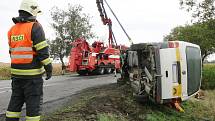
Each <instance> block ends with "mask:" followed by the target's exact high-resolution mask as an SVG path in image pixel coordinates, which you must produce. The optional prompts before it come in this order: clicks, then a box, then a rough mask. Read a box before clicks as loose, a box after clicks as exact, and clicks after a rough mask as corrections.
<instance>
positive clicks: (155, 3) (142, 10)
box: [0, 0, 190, 62]
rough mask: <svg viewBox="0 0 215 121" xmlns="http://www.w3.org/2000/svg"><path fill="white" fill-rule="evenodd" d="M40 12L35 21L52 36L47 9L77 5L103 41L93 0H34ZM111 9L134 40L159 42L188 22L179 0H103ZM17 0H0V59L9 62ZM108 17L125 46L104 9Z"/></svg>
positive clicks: (124, 40)
mask: <svg viewBox="0 0 215 121" xmlns="http://www.w3.org/2000/svg"><path fill="white" fill-rule="evenodd" d="M38 1H39V4H40V6H41V9H42V11H43V14H42V15H40V16H39V17H38V20H39V21H40V23H41V24H42V25H43V28H44V31H45V33H46V38H48V39H52V38H53V36H55V34H54V31H53V30H52V28H51V26H50V23H51V21H52V20H51V17H50V10H51V8H52V7H53V6H58V7H60V8H62V9H64V8H66V7H67V4H68V3H71V4H74V5H75V4H80V5H81V6H83V7H84V11H83V12H84V13H87V14H89V15H90V16H91V17H92V18H91V21H90V22H91V23H92V24H93V25H94V26H93V32H94V33H95V34H96V35H97V36H98V37H99V39H103V40H104V41H107V38H108V31H107V27H106V26H104V25H103V24H102V22H101V19H100V16H99V12H98V11H97V6H96V0H38ZM107 1H108V3H109V4H110V6H111V7H112V9H113V11H114V12H115V14H116V15H117V17H118V18H119V20H120V21H121V23H122V25H123V26H124V28H125V29H126V31H127V33H128V34H129V35H130V37H131V38H132V40H133V42H134V43H140V42H160V41H162V40H163V36H164V35H166V34H168V33H169V32H170V31H171V29H172V28H174V27H176V26H179V25H184V24H186V23H189V22H190V17H189V14H188V13H187V12H185V11H184V10H180V6H179V0H107ZM20 3H21V0H5V1H1V3H0V16H1V19H0V41H1V44H0V62H9V60H10V58H9V54H8V44H7V41H8V40H7V31H8V30H9V28H10V27H11V26H12V25H13V23H12V21H11V18H12V17H16V16H18V12H17V11H18V9H19V6H20ZM106 11H107V12H108V16H109V17H110V18H111V19H112V21H113V31H114V34H115V36H116V39H117V43H118V44H126V45H129V42H128V39H127V37H126V36H125V34H124V33H123V31H122V30H121V28H120V26H119V25H118V23H117V22H116V20H115V18H114V17H113V16H112V14H111V13H110V12H109V11H108V8H107V7H106Z"/></svg>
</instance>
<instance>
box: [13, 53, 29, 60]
mask: <svg viewBox="0 0 215 121" xmlns="http://www.w3.org/2000/svg"><path fill="white" fill-rule="evenodd" d="M20 58H33V55H32V54H31V55H11V59H20Z"/></svg>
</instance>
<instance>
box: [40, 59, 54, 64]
mask: <svg viewBox="0 0 215 121" xmlns="http://www.w3.org/2000/svg"><path fill="white" fill-rule="evenodd" d="M51 62H52V60H51V59H50V58H46V59H45V60H43V61H42V63H43V64H44V65H48V64H49V63H51Z"/></svg>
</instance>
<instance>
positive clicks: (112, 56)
mask: <svg viewBox="0 0 215 121" xmlns="http://www.w3.org/2000/svg"><path fill="white" fill-rule="evenodd" d="M109 58H113V59H119V58H120V56H119V55H109Z"/></svg>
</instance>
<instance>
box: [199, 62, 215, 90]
mask: <svg viewBox="0 0 215 121" xmlns="http://www.w3.org/2000/svg"><path fill="white" fill-rule="evenodd" d="M201 88H202V89H215V64H205V65H204V67H203V71H202V86H201Z"/></svg>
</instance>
